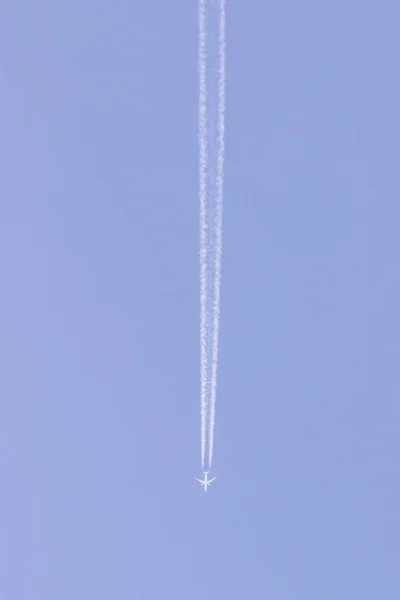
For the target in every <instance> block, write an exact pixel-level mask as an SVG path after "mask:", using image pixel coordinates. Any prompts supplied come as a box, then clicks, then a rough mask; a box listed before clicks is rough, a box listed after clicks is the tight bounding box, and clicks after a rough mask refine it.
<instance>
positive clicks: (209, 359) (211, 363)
mask: <svg viewBox="0 0 400 600" xmlns="http://www.w3.org/2000/svg"><path fill="white" fill-rule="evenodd" d="M225 5H226V1H225V0H218V1H217V3H215V2H214V3H213V5H212V6H211V4H208V3H207V0H199V14H198V20H199V56H198V60H199V180H200V181H199V197H200V380H201V385H200V415H201V465H202V468H203V469H204V464H205V457H206V447H207V442H208V468H209V469H210V468H211V464H212V458H213V449H214V428H215V404H216V392H217V371H218V345H219V321H220V295H221V255H222V209H223V183H224V149H225V142H224V135H225V29H226V25H225ZM213 21H216V22H213ZM215 27H217V31H218V33H217V35H216V36H212V35H207V34H208V31H210V33H211V31H212V29H213V28H215ZM213 46H215V47H213ZM213 52H214V53H215V57H214V58H215V59H216V61H217V67H216V68H214V67H213V65H212V64H211V69H210V68H209V64H208V63H209V61H211V63H212V59H213ZM215 73H216V75H215ZM215 80H216V81H215ZM215 85H216V91H217V93H216V94H209V93H208V88H209V86H210V87H211V91H213V89H214V87H215ZM215 115H216V123H214V118H215ZM210 117H211V122H210ZM209 125H211V127H212V135H209ZM214 125H215V126H216V130H217V135H216V137H215V135H213V132H214ZM207 433H208V436H207Z"/></svg>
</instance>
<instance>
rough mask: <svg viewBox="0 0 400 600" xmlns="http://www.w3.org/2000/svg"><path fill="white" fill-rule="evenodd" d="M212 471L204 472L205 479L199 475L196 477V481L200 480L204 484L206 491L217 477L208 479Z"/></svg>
mask: <svg viewBox="0 0 400 600" xmlns="http://www.w3.org/2000/svg"><path fill="white" fill-rule="evenodd" d="M209 472H210V471H203V473H204V479H197V477H195V479H196V481H199V482H200V483H201V485H204V491H205V492H206V491H207V486H208V485H210V484H211V483H212V482H213V481H214V479H216V477H213V478H212V479H207V475H208V473H209Z"/></svg>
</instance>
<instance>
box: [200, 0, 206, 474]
mask: <svg viewBox="0 0 400 600" xmlns="http://www.w3.org/2000/svg"><path fill="white" fill-rule="evenodd" d="M198 66H199V91H200V93H199V154H200V159H199V180H200V183H199V188H200V189H199V197H200V198H199V199H200V381H201V383H200V388H201V390H200V418H201V432H200V436H201V466H202V468H203V469H204V459H205V453H206V428H207V371H208V369H207V345H208V344H207V337H208V336H207V325H208V324H207V213H206V203H207V82H206V76H207V70H206V69H207V64H206V0H199V56H198Z"/></svg>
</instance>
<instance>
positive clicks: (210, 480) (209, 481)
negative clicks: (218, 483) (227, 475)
mask: <svg viewBox="0 0 400 600" xmlns="http://www.w3.org/2000/svg"><path fill="white" fill-rule="evenodd" d="M214 479H217V478H216V477H213V478H212V479H209V480H208V483H211V482H212V481H214Z"/></svg>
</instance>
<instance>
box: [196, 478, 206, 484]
mask: <svg viewBox="0 0 400 600" xmlns="http://www.w3.org/2000/svg"><path fill="white" fill-rule="evenodd" d="M195 479H196V481H198V482H199V483H204V481H202V480H201V479H197V477H195Z"/></svg>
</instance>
